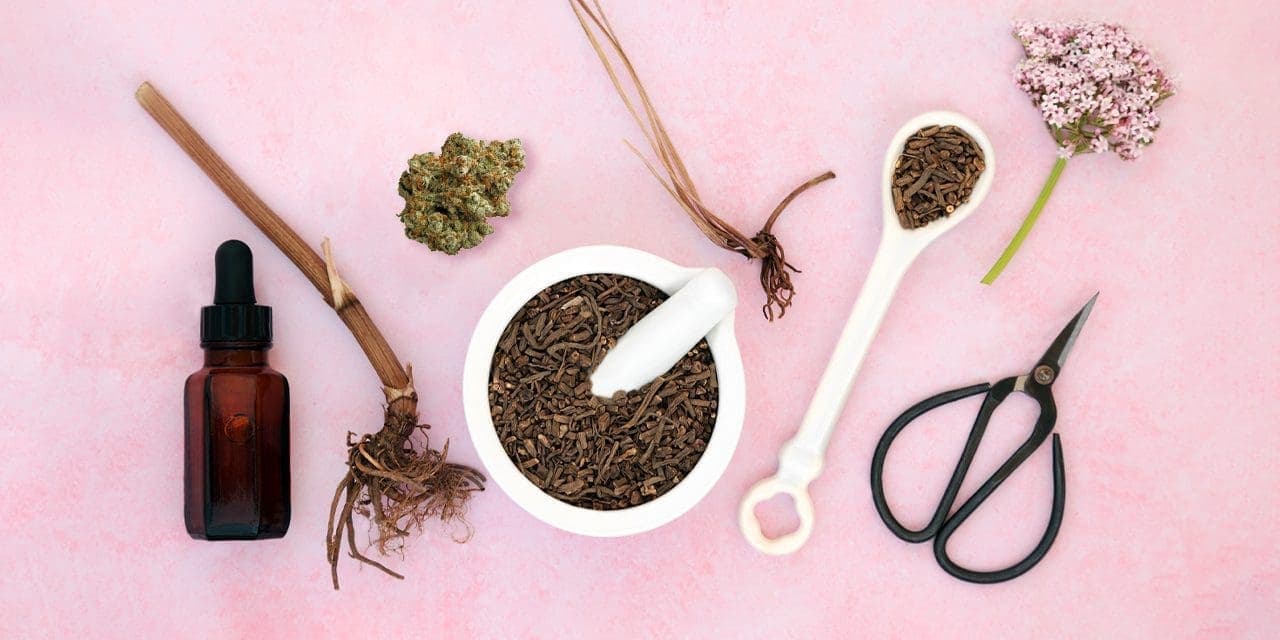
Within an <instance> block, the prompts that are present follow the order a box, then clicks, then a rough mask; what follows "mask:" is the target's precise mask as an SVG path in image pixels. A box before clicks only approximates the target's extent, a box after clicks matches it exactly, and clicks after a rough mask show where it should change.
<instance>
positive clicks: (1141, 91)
mask: <svg viewBox="0 0 1280 640" xmlns="http://www.w3.org/2000/svg"><path fill="white" fill-rule="evenodd" d="M1013 33H1014V35H1015V36H1016V37H1017V38H1018V40H1019V41H1021V42H1022V47H1023V49H1024V50H1025V51H1026V56H1027V57H1026V59H1024V60H1023V61H1022V62H1020V63H1018V68H1017V71H1016V72H1015V74H1014V77H1015V79H1016V80H1017V83H1018V87H1020V88H1021V89H1022V90H1023V91H1026V92H1027V94H1028V95H1030V96H1031V101H1032V102H1033V103H1035V105H1036V107H1038V108H1039V109H1040V114H1041V116H1043V117H1044V121H1045V124H1047V125H1048V126H1049V131H1050V132H1051V133H1052V134H1053V138H1054V140H1056V141H1057V143H1058V148H1059V150H1060V153H1061V154H1062V156H1063V157H1071V156H1072V155H1075V154H1078V153H1101V152H1106V151H1115V152H1116V153H1117V154H1119V155H1120V157H1121V158H1124V159H1125V160H1133V159H1135V158H1137V157H1138V156H1139V155H1141V153H1142V148H1143V147H1145V146H1146V145H1149V144H1151V143H1152V141H1153V140H1154V139H1155V132H1156V130H1157V129H1158V128H1160V117H1159V116H1157V115H1156V112H1155V109H1156V107H1157V106H1159V105H1160V103H1161V102H1163V101H1164V100H1165V99H1166V98H1168V97H1169V96H1172V95H1173V93H1174V86H1173V82H1172V81H1171V80H1170V79H1169V76H1168V75H1167V74H1165V72H1164V71H1163V70H1161V69H1160V67H1159V66H1158V65H1156V63H1155V60H1154V59H1153V58H1152V56H1151V52H1150V50H1148V49H1147V48H1146V47H1145V46H1143V45H1142V43H1139V42H1136V41H1134V40H1133V39H1132V38H1130V37H1129V33H1128V32H1126V31H1125V30H1124V27H1121V26H1119V25H1115V24H1105V23H1097V22H1081V21H1074V22H1042V21H1017V22H1015V23H1014V31H1013Z"/></svg>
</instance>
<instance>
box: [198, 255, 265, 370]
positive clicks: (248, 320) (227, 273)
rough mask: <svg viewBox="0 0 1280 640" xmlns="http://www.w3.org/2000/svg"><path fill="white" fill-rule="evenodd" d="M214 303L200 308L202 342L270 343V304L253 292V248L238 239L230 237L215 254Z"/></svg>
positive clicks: (202, 344)
mask: <svg viewBox="0 0 1280 640" xmlns="http://www.w3.org/2000/svg"><path fill="white" fill-rule="evenodd" d="M213 265H214V274H215V278H216V280H215V283H214V288H213V304H212V305H211V306H208V307H204V308H203V309H201V313H200V345H201V346H205V347H207V346H217V345H220V344H229V343H241V344H244V343H249V344H252V345H255V346H270V345H271V307H266V306H262V305H259V304H256V303H257V299H256V298H255V297H254V295H253V252H252V251H250V250H249V245H247V244H245V243H243V242H240V241H239V240H228V241H226V242H224V243H222V244H221V245H220V246H219V247H218V251H217V253H215V254H214V256H213Z"/></svg>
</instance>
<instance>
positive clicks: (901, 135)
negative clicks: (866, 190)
mask: <svg viewBox="0 0 1280 640" xmlns="http://www.w3.org/2000/svg"><path fill="white" fill-rule="evenodd" d="M932 126H940V127H946V126H953V127H956V128H958V129H960V130H962V131H964V132H965V133H966V134H968V136H969V137H970V138H973V141H974V143H976V144H977V145H978V148H979V149H981V150H982V157H983V162H984V164H985V166H986V168H984V169H983V170H982V175H980V176H978V181H977V183H975V184H974V185H973V192H972V193H971V194H969V199H968V200H967V201H965V202H964V203H963V204H961V205H960V206H958V207H956V210H955V211H953V212H951V214H949V215H947V216H946V217H944V218H939V219H937V220H934V221H933V222H930V223H929V224H926V225H924V226H923V227H919V228H916V229H905V228H903V227H902V225H901V224H900V223H899V222H898V212H897V211H895V210H894V208H893V172H894V169H895V168H896V167H895V165H896V164H897V162H898V157H899V156H900V155H902V151H903V150H904V148H905V147H906V144H907V138H910V137H911V135H912V134H914V133H915V132H917V131H919V130H921V129H924V128H926V127H932ZM995 172H996V152H995V149H994V148H993V147H992V146H991V140H989V139H988V138H987V134H986V133H983V131H982V128H981V127H979V126H978V124H977V123H976V122H974V121H973V120H970V119H969V118H967V117H965V116H963V115H960V114H958V113H955V112H954V111H929V112H927V113H922V114H920V115H918V116H916V117H914V118H912V119H910V120H908V121H907V123H906V124H904V125H902V128H900V129H898V132H897V133H895V134H893V139H892V140H890V141H889V147H888V149H886V150H885V154H884V169H883V170H882V172H881V179H880V182H881V190H880V209H881V218H882V219H883V225H884V227H883V229H882V230H881V236H880V244H881V249H883V248H884V244H885V243H886V241H889V242H893V243H897V244H902V245H903V246H904V248H910V249H914V253H915V254H919V252H921V251H923V250H924V248H925V247H927V246H929V244H930V243H932V242H933V241H934V240H937V239H938V237H939V236H941V235H942V234H944V233H946V232H948V231H950V230H952V229H954V228H955V226H956V225H958V224H960V223H961V222H964V220H965V218H968V217H969V216H970V215H971V214H972V213H973V212H974V210H975V209H977V208H978V205H980V204H982V200H983V199H984V198H986V197H987V192H988V191H990V190H991V182H992V181H993V180H994V179H995Z"/></svg>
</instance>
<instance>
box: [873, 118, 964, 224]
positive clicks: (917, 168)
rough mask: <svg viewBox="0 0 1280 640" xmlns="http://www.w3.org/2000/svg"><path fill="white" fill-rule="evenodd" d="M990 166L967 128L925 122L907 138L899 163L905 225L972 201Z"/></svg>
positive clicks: (899, 202)
mask: <svg viewBox="0 0 1280 640" xmlns="http://www.w3.org/2000/svg"><path fill="white" fill-rule="evenodd" d="M984 169H986V160H985V158H983V156H982V148H981V147H979V146H978V143H976V142H974V141H973V138H970V137H969V134H967V133H965V132H964V130H963V129H961V128H959V127H954V126H950V125H948V126H932V127H925V128H923V129H921V130H919V131H917V132H915V133H913V134H911V136H910V137H908V138H907V141H906V144H905V145H904V146H903V149H902V154H901V155H899V156H898V160H897V162H895V163H894V165H893V185H892V187H891V189H890V191H891V193H892V195H893V209H894V211H896V212H897V213H898V222H899V223H900V224H901V225H902V228H903V229H916V228H919V227H923V226H925V225H926V224H929V223H930V222H933V221H934V220H937V219H938V218H945V217H947V216H949V215H951V214H952V213H953V212H955V210H956V208H957V207H959V206H960V205H962V204H964V203H966V202H968V201H969V196H970V195H972V194H973V187H974V185H975V184H977V183H978V178H979V177H981V176H982V172H983V170H984Z"/></svg>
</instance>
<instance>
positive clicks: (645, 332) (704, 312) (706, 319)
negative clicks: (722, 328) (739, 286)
mask: <svg viewBox="0 0 1280 640" xmlns="http://www.w3.org/2000/svg"><path fill="white" fill-rule="evenodd" d="M736 306H738V293H737V291H736V290H735V289H734V288H733V283H732V282H730V281H729V278H728V276H726V275H724V272H723V271H720V270H719V269H706V270H704V271H702V272H701V273H699V274H698V275H695V276H694V277H693V278H692V279H690V280H689V282H688V283H686V284H685V285H684V286H683V287H681V288H680V290H679V291H676V292H675V294H673V295H672V296H671V297H670V298H668V299H667V300H666V302H663V303H662V304H661V305H658V307H657V308H656V309H654V310H653V311H650V312H649V313H648V315H646V316H645V317H643V318H641V319H640V321H639V322H637V323H636V324H635V325H634V326H632V327H631V328H630V329H628V330H627V332H626V333H624V334H622V337H621V338H619V339H618V344H617V346H615V347H614V348H612V349H610V350H609V352H608V353H607V354H605V356H604V360H603V361H602V362H601V363H600V366H598V367H596V370H595V372H594V373H592V374H591V392H592V393H594V394H595V395H597V396H600V397H603V398H611V397H613V394H615V393H617V392H619V391H635V390H636V389H639V388H640V387H643V386H644V385H646V384H649V382H651V381H652V380H653V379H654V378H657V377H658V376H660V375H662V374H664V373H666V372H667V370H668V369H670V368H671V367H673V366H675V364H676V363H677V362H679V361H680V358H682V357H684V355H685V354H686V353H688V352H689V350H690V349H692V348H693V346H694V345H696V344H698V341H699V340H701V339H702V338H703V337H705V336H706V335H707V333H709V332H710V331H711V329H713V328H714V327H715V326H716V325H717V324H720V321H721V320H723V319H724V318H726V317H727V316H729V315H731V314H732V313H733V310H734V307H736Z"/></svg>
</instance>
